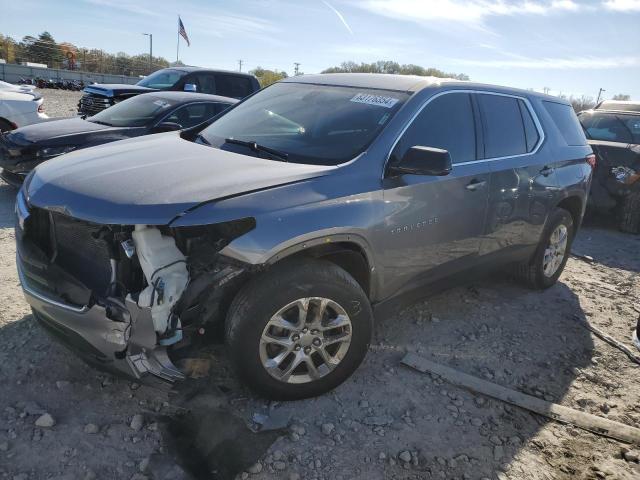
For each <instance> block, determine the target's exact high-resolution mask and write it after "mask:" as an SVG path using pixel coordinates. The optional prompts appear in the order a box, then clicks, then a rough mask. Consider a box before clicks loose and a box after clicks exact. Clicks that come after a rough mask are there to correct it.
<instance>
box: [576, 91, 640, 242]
mask: <svg viewBox="0 0 640 480" xmlns="http://www.w3.org/2000/svg"><path fill="white" fill-rule="evenodd" d="M635 105H636V107H634V104H633V103H631V102H615V103H612V102H608V103H606V104H600V105H598V107H597V108H596V109H594V110H587V111H584V112H581V113H580V115H579V116H578V118H579V119H580V123H582V128H583V129H584V131H585V134H586V136H587V139H588V142H589V145H591V148H593V152H594V153H595V154H596V157H597V167H596V170H595V172H594V181H593V185H592V186H591V194H590V195H589V207H590V209H591V210H594V211H600V212H606V213H608V212H614V213H615V214H616V216H617V220H618V226H619V228H620V230H622V231H623V232H629V233H638V232H640V104H638V103H636V104H635ZM611 108H624V110H622V109H620V110H610V109H611Z"/></svg>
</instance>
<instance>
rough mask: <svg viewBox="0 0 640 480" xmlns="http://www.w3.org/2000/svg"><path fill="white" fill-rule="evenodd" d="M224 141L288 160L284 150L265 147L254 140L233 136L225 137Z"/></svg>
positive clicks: (284, 160)
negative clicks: (238, 138)
mask: <svg viewBox="0 0 640 480" xmlns="http://www.w3.org/2000/svg"><path fill="white" fill-rule="evenodd" d="M224 141H225V143H231V144H233V145H242V146H243V147H248V148H249V149H250V150H252V151H254V152H264V153H267V154H269V155H271V156H272V157H275V158H277V159H279V160H282V161H283V162H286V161H288V158H289V155H288V154H286V153H284V152H279V151H278V150H274V149H273V148H269V147H265V146H264V145H260V144H258V143H256V142H252V141H247V140H237V139H235V138H225V139H224Z"/></svg>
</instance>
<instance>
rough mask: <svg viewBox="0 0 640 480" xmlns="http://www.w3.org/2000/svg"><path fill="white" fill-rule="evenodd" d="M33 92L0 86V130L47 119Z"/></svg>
mask: <svg viewBox="0 0 640 480" xmlns="http://www.w3.org/2000/svg"><path fill="white" fill-rule="evenodd" d="M42 102H43V99H42V97H41V96H40V95H38V94H37V93H35V92H27V91H22V90H13V89H8V88H7V89H2V88H0V132H6V131H9V130H13V129H14V128H19V127H24V126H25V125H31V124H32V123H39V122H44V121H45V120H48V119H49V117H47V116H46V115H45V114H44V107H43V106H42Z"/></svg>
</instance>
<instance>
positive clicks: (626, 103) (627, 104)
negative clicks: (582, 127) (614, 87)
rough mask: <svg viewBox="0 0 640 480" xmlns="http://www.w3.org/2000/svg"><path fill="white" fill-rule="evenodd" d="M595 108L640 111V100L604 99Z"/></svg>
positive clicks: (615, 110)
mask: <svg viewBox="0 0 640 480" xmlns="http://www.w3.org/2000/svg"><path fill="white" fill-rule="evenodd" d="M594 110H608V111H614V112H629V113H631V112H635V113H640V102H634V101H630V100H604V101H602V102H600V103H599V104H598V105H596V106H595V108H594Z"/></svg>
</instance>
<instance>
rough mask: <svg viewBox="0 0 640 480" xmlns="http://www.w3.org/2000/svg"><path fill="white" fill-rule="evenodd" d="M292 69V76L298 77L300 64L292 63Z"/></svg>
mask: <svg viewBox="0 0 640 480" xmlns="http://www.w3.org/2000/svg"><path fill="white" fill-rule="evenodd" d="M293 65H294V68H293V74H294V75H298V72H299V71H300V63H299V62H293Z"/></svg>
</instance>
